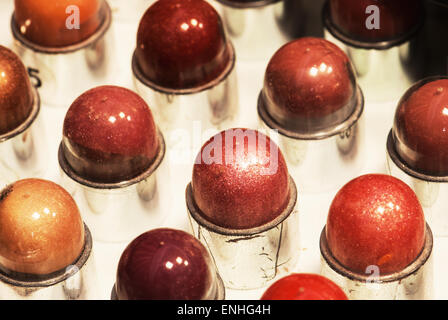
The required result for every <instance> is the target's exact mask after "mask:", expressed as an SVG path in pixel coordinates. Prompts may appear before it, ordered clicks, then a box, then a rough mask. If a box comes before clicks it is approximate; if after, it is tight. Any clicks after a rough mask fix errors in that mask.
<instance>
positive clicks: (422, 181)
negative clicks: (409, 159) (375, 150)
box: [387, 131, 448, 237]
mask: <svg viewBox="0 0 448 320" xmlns="http://www.w3.org/2000/svg"><path fill="white" fill-rule="evenodd" d="M387 171H388V173H389V174H390V175H392V176H394V177H396V178H398V179H400V180H402V181H403V182H405V183H406V184H408V185H409V187H411V189H412V190H414V192H415V194H416V195H417V197H418V199H419V201H420V204H421V205H422V207H423V210H424V212H425V218H426V220H427V221H428V224H429V225H430V226H431V229H433V230H434V234H435V235H436V236H443V237H447V236H448V177H437V176H430V175H426V174H423V173H420V172H417V171H415V170H413V169H411V168H410V167H409V166H408V165H407V164H406V163H404V162H403V161H402V160H401V158H400V157H399V155H398V153H397V151H396V150H395V146H394V142H393V138H392V131H391V132H390V133H389V136H388V137H387Z"/></svg>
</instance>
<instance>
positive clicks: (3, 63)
mask: <svg viewBox="0 0 448 320" xmlns="http://www.w3.org/2000/svg"><path fill="white" fill-rule="evenodd" d="M32 108H33V95H32V91H31V83H30V80H29V77H28V73H27V72H26V69H25V66H24V65H23V63H22V61H20V59H19V57H18V56H17V55H16V54H15V53H13V52H12V51H11V50H9V49H8V48H5V47H3V46H0V114H1V116H0V136H1V135H3V134H6V133H8V132H11V131H12V130H14V129H16V128H17V127H18V126H20V125H21V124H22V123H24V122H25V120H26V119H27V118H28V116H29V115H30V113H31V111H32Z"/></svg>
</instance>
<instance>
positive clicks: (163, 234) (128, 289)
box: [115, 229, 218, 300]
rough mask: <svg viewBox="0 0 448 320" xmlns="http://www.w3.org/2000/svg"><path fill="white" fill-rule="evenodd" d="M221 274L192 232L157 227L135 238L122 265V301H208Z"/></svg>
mask: <svg viewBox="0 0 448 320" xmlns="http://www.w3.org/2000/svg"><path fill="white" fill-rule="evenodd" d="M217 281H218V280H217V275H216V270H215V266H214V264H213V261H212V259H211V257H210V255H209V253H208V251H207V250H206V249H205V247H204V246H203V245H202V244H201V243H200V242H199V241H198V240H196V239H195V238H194V237H193V236H191V235H190V234H188V233H186V232H184V231H180V230H173V229H155V230H151V231H148V232H146V233H144V234H142V235H140V236H139V237H137V238H136V239H135V240H133V241H132V242H131V243H130V244H129V245H128V246H127V248H126V249H125V250H124V252H123V254H122V255H121V258H120V262H119V264H118V271H117V281H116V285H115V290H116V295H117V298H118V299H119V300H208V299H213V298H214V297H215V295H216V290H217V287H216V285H217Z"/></svg>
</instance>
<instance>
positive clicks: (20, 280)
mask: <svg viewBox="0 0 448 320" xmlns="http://www.w3.org/2000/svg"><path fill="white" fill-rule="evenodd" d="M84 233H85V243H84V249H83V251H82V253H81V255H80V256H79V258H78V259H77V260H76V261H75V262H74V263H73V264H72V265H69V266H67V267H66V268H65V269H64V270H62V271H61V272H56V273H55V274H51V275H48V276H35V275H25V274H20V275H19V274H16V275H7V274H5V273H3V272H1V271H0V299H2V300H92V299H99V298H100V297H99V294H98V290H97V288H98V285H97V283H96V271H95V263H94V258H93V254H92V244H93V243H92V236H91V234H90V231H89V228H88V227H87V226H86V225H85V224H84Z"/></svg>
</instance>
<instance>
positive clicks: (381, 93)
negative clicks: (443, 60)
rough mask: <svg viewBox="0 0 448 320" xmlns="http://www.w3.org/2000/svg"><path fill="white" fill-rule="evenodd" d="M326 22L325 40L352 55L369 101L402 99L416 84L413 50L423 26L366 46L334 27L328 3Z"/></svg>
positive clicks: (358, 77)
mask: <svg viewBox="0 0 448 320" xmlns="http://www.w3.org/2000/svg"><path fill="white" fill-rule="evenodd" d="M322 19H323V24H324V37H325V39H326V40H329V41H331V42H333V43H334V44H336V45H337V46H339V48H341V49H342V50H343V51H345V53H346V54H347V55H348V57H349V58H350V60H351V61H352V63H353V66H354V68H355V70H356V73H357V79H358V83H359V84H360V86H361V88H362V90H363V92H364V95H365V97H366V100H367V101H370V102H385V101H390V100H394V99H398V98H399V97H401V95H402V93H403V92H404V91H406V90H407V89H408V88H409V87H410V86H411V84H412V83H414V82H415V80H416V79H415V75H413V72H414V71H413V66H412V59H411V48H412V47H413V46H415V41H416V39H417V37H416V35H417V33H418V31H419V29H420V28H421V25H419V26H417V27H416V28H414V29H413V30H411V31H410V32H409V33H407V34H405V35H404V36H401V37H400V38H397V39H395V40H390V41H383V42H363V41H358V40H355V39H351V38H349V37H347V36H346V35H344V34H342V33H341V32H340V31H339V30H338V29H337V28H336V27H335V26H334V24H333V23H332V21H331V18H330V10H329V2H328V0H327V3H326V4H325V6H324V10H323V18H322Z"/></svg>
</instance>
